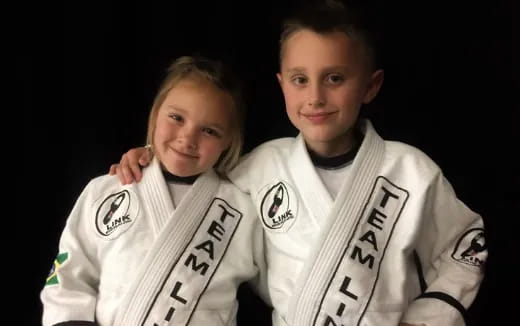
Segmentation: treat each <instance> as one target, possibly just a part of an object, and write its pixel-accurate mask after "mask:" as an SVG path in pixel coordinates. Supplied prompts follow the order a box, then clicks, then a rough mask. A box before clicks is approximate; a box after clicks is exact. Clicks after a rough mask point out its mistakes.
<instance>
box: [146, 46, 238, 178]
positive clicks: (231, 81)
mask: <svg viewBox="0 0 520 326" xmlns="http://www.w3.org/2000/svg"><path fill="white" fill-rule="evenodd" d="M186 78H200V79H202V80H205V81H209V82H211V83H212V84H213V85H215V86H217V87H218V88H219V89H220V90H222V91H224V92H226V93H227V94H229V95H230V96H231V99H232V102H233V107H232V110H231V112H232V113H231V117H230V123H231V142H230V145H229V148H228V149H226V150H225V151H224V152H223V153H222V154H221V156H220V158H219V160H218V162H217V164H216V166H215V170H216V171H217V172H218V173H219V174H220V175H221V176H225V175H226V174H227V172H229V171H230V170H231V169H232V168H233V167H234V166H235V165H236V164H237V162H238V159H239V157H240V153H241V150H242V145H243V143H244V137H243V124H244V116H245V106H244V105H243V100H242V92H241V85H240V82H239V80H238V79H237V77H236V76H235V75H234V74H233V73H232V72H231V71H230V70H229V69H228V68H227V67H225V66H224V64H222V63H221V62H218V61H214V60H211V59H207V58H203V57H191V56H183V57H180V58H178V59H176V60H175V61H174V62H173V63H172V64H171V65H170V67H169V68H168V70H167V75H166V78H165V79H164V80H163V82H162V84H161V86H160V87H159V91H158V92H157V95H156V96H155V99H154V101H153V105H152V109H151V110H150V115H149V118H148V131H147V140H146V141H147V144H149V145H152V146H151V148H152V150H153V135H154V132H155V124H156V120H157V114H158V112H159V108H160V107H161V105H162V104H163V102H164V100H165V99H166V97H167V95H168V93H169V91H170V90H171V89H172V88H173V87H174V86H175V85H176V84H177V83H178V82H179V81H181V80H183V79H186Z"/></svg>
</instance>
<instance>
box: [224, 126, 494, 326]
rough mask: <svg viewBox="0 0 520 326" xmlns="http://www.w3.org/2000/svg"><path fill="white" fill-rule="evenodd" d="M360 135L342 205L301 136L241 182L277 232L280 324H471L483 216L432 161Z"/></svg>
mask: <svg viewBox="0 0 520 326" xmlns="http://www.w3.org/2000/svg"><path fill="white" fill-rule="evenodd" d="M361 129H362V132H363V134H364V139H363V142H362V144H361V147H360V149H359V151H358V153H357V155H356V157H355V159H354V161H353V163H352V165H351V166H350V167H349V169H350V170H349V172H348V176H347V177H346V179H345V180H344V181H343V185H342V188H341V189H340V191H339V194H338V195H337V197H336V198H335V199H333V198H332V197H331V195H330V194H329V192H328V191H327V189H326V187H325V185H324V184H323V182H322V181H321V179H320V176H319V175H318V173H317V172H316V170H315V168H314V166H313V164H312V162H311V160H310V158H309V155H308V152H307V150H306V146H305V143H304V141H303V139H302V136H301V135H299V136H298V137H297V138H284V139H278V140H274V141H270V142H267V143H266V144H263V145H261V146H260V147H258V148H257V149H255V150H254V151H253V152H251V153H250V154H249V155H248V156H246V157H245V158H244V161H243V162H242V163H241V164H240V165H239V167H238V168H236V169H235V170H234V171H233V173H232V174H231V179H232V181H233V182H234V183H235V184H237V185H238V186H239V187H240V188H241V189H243V190H244V191H247V192H249V193H250V194H251V197H252V198H253V201H254V203H255V205H256V208H257V211H258V214H259V216H260V218H261V220H262V223H263V226H264V230H265V232H266V244H265V246H266V247H265V250H266V256H267V265H268V268H269V271H268V280H267V282H268V292H269V296H270V299H271V301H272V304H273V307H274V308H275V311H274V316H273V320H274V324H275V325H277V326H280V325H291V326H307V325H320V326H322V325H328V326H333V325H343V326H358V325H362V326H381V325H385V326H391V325H398V324H399V322H400V321H404V322H408V323H411V324H425V325H430V326H433V325H436V326H449V325H463V324H464V321H463V313H464V310H465V308H467V307H468V306H469V305H470V303H471V302H472V301H473V300H474V298H475V296H476V293H477V290H478V287H479V284H480V282H481V279H482V273H483V271H482V269H483V263H484V260H485V258H486V255H487V251H486V246H485V242H484V229H483V222H482V219H481V217H480V216H479V215H477V214H476V213H474V212H472V211H471V210H469V209H468V208H467V207H466V206H465V205H464V204H463V203H462V202H460V201H459V200H458V199H457V197H456V195H455V193H454V191H453V189H452V187H451V186H450V184H449V183H448V181H447V180H446V179H445V178H444V176H443V175H442V172H441V170H440V169H439V167H438V166H437V165H436V164H435V163H434V162H432V160H430V159H429V158H428V157H427V156H426V155H425V154H424V153H422V152H420V151H419V150H418V149H416V148H413V147H411V146H408V145H405V144H402V143H398V142H391V141H384V140H382V139H381V138H380V137H379V136H378V135H377V134H376V132H375V131H374V129H373V128H372V126H371V124H370V123H369V122H368V121H365V122H363V123H362V124H361Z"/></svg>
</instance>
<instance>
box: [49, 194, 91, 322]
mask: <svg viewBox="0 0 520 326" xmlns="http://www.w3.org/2000/svg"><path fill="white" fill-rule="evenodd" d="M90 188H91V184H89V185H88V186H87V187H86V188H85V189H84V190H83V192H82V193H81V195H80V196H79V198H78V200H77V201H76V203H75V205H74V208H73V209H72V212H71V213H70V215H69V217H68V219H67V222H66V225H65V228H64V230H63V232H62V234H61V237H60V241H59V252H58V255H57V257H56V260H55V261H54V265H53V267H52V268H51V272H50V274H49V276H48V278H47V280H46V283H45V286H44V288H43V290H42V291H41V294H40V298H41V300H42V303H43V318H42V324H43V325H44V326H48V325H56V324H60V323H63V325H96V324H95V322H94V321H95V310H96V297H97V288H98V284H99V268H98V263H97V259H96V248H95V246H94V243H95V242H94V241H92V232H90V231H89V227H91V226H90V224H91V223H88V221H93V220H94V219H93V218H92V215H93V214H94V215H95V211H93V209H92V208H91V205H90V203H91V200H90V198H91V196H90V192H91V191H90ZM60 325H61V324H60Z"/></svg>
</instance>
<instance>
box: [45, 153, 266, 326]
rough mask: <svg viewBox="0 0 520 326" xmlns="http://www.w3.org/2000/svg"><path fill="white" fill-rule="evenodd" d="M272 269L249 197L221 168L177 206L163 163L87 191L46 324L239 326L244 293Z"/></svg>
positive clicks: (51, 287) (71, 224)
mask: <svg viewBox="0 0 520 326" xmlns="http://www.w3.org/2000/svg"><path fill="white" fill-rule="evenodd" d="M264 263H265V261H264V256H263V240H262V227H261V226H260V222H259V219H258V218H257V217H256V212H255V209H254V207H253V206H252V203H251V199H250V197H249V196H248V195H246V194H244V193H242V192H241V191H240V190H238V188H237V187H235V186H234V185H232V184H231V183H229V182H227V181H223V180H221V179H220V178H219V177H218V176H217V175H216V174H215V172H214V171H213V170H211V171H208V172H206V173H204V174H202V175H201V176H199V177H198V179H197V180H196V181H195V183H194V184H193V185H192V186H191V188H190V190H189V192H188V193H186V194H185V196H184V198H183V199H182V201H181V202H180V204H179V206H178V207H177V208H174V206H173V204H172V198H171V196H170V193H169V190H168V186H167V184H166V182H165V180H164V176H163V174H162V172H161V169H160V166H159V163H158V162H157V160H154V161H153V162H152V164H151V166H150V167H148V168H146V169H145V170H144V176H143V179H142V181H141V182H140V183H137V184H136V183H134V184H132V185H126V186H122V185H121V184H120V182H119V180H118V179H117V177H113V176H102V177H99V178H96V179H93V180H92V181H91V182H90V183H89V184H88V186H87V187H86V188H85V190H84V191H83V193H82V194H81V196H80V197H79V199H78V200H77V202H76V204H75V207H74V209H73V211H72V213H71V214H70V216H69V218H68V220H67V224H66V226H65V229H64V231H63V233H62V236H61V239H60V245H59V255H58V258H57V259H56V261H55V265H54V267H55V268H54V271H53V273H52V275H50V277H49V278H48V279H47V285H46V286H45V287H44V289H43V290H42V293H41V299H42V302H43V305H44V313H43V325H44V326H47V325H54V324H57V323H64V324H63V325H67V323H66V322H69V321H87V322H92V323H84V324H81V325H90V324H92V325H102V326H112V325H118V326H119V325H121V326H133V325H136V326H137V325H139V326H141V325H145V326H153V325H188V324H189V325H204V326H206V325H235V324H236V311H237V302H236V291H237V287H238V285H239V284H240V283H241V282H243V281H245V280H250V279H252V278H254V277H256V276H257V274H258V272H259V270H260V269H262V268H263V267H262V266H264ZM68 324H70V325H73V323H68ZM60 325H62V324H60Z"/></svg>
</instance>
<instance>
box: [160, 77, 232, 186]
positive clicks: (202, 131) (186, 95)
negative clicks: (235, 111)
mask: <svg viewBox="0 0 520 326" xmlns="http://www.w3.org/2000/svg"><path fill="white" fill-rule="evenodd" d="M232 105H233V101H232V98H231V96H230V95H229V94H227V93H226V92H224V91H222V90H220V89H219V88H218V87H217V86H215V85H213V84H212V83H211V82H209V81H207V80H204V79H199V78H185V79H182V80H180V81H178V82H177V83H176V84H175V85H174V86H173V87H172V89H171V90H170V91H169V92H168V95H167V96H166V98H165V100H164V102H163V103H162V105H161V106H160V108H159V110H158V112H157V118H156V121H155V131H154V134H153V145H154V152H155V154H156V155H157V157H158V159H159V160H160V162H161V164H162V165H163V167H164V168H165V169H166V170H168V172H170V173H172V174H175V175H177V176H181V177H185V176H192V175H197V174H200V173H203V172H205V171H207V170H208V169H210V168H211V167H213V166H214V165H215V163H216V162H217V161H218V159H219V157H220V155H221V154H222V152H223V151H224V150H226V149H227V148H228V147H229V145H230V141H231V139H230V138H231V137H230V135H231V130H230V129H231V121H230V117H231V110H232Z"/></svg>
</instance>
